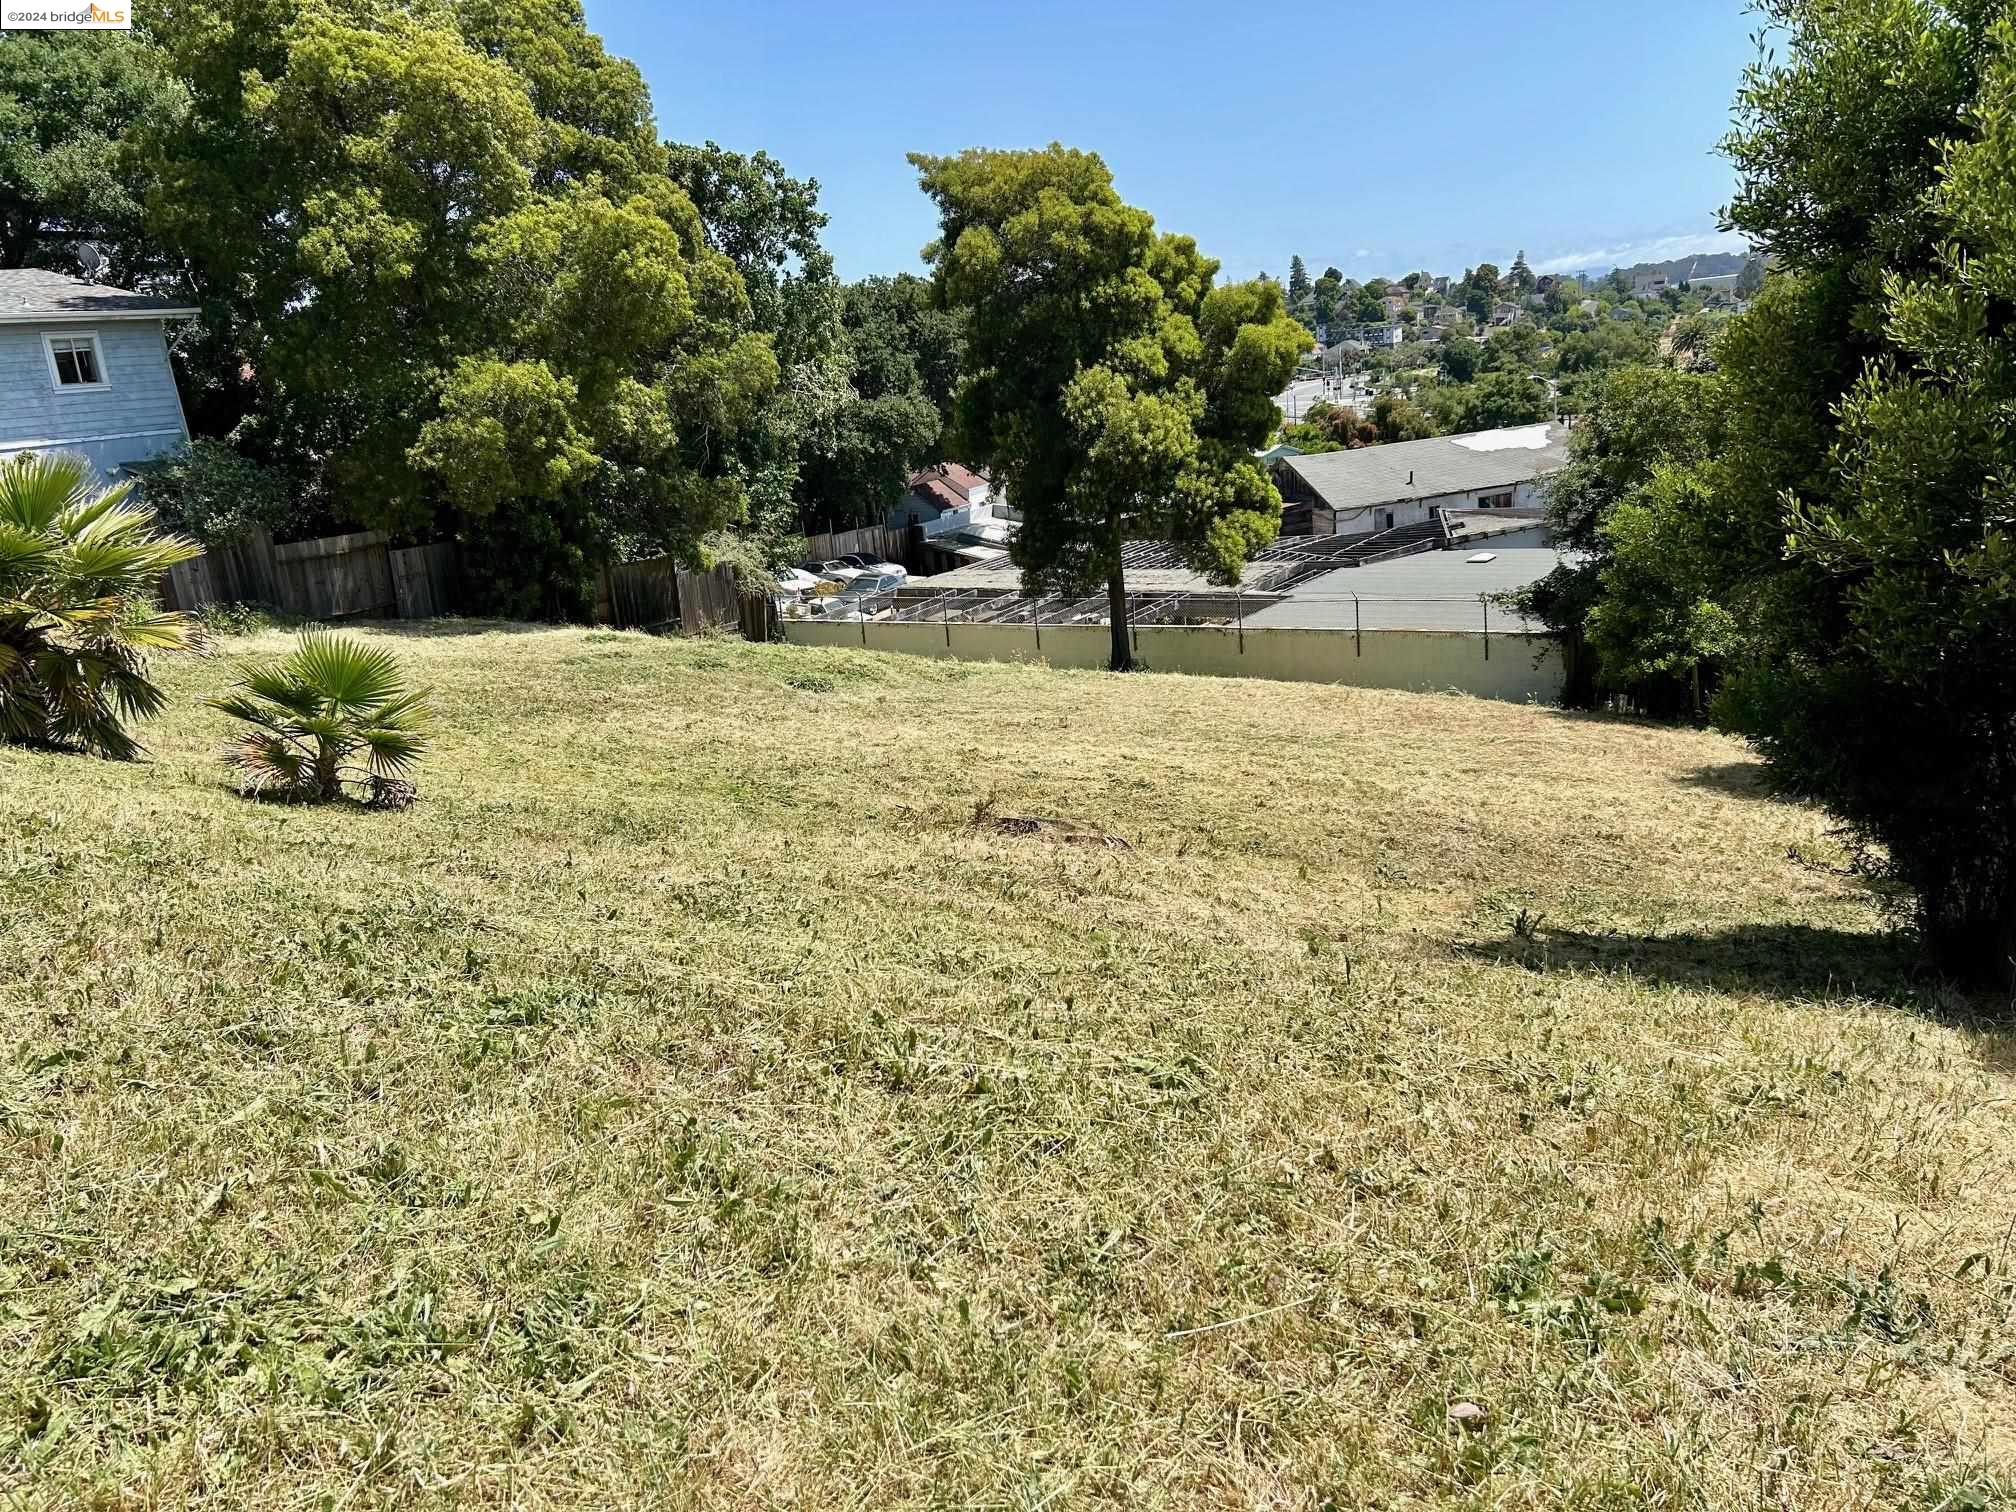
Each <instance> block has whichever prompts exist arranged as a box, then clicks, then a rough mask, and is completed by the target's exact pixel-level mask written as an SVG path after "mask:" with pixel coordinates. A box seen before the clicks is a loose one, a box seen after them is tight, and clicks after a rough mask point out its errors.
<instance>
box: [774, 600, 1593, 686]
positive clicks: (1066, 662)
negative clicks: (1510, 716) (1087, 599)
mask: <svg viewBox="0 0 2016 1512" xmlns="http://www.w3.org/2000/svg"><path fill="white" fill-rule="evenodd" d="M864 629H865V630H866V635H865V636H864V635H863V630H864ZM946 632H947V627H945V626H944V625H930V624H916V625H905V624H877V623H870V624H868V625H866V626H865V627H864V626H862V625H859V624H832V625H829V624H824V623H822V622H820V621H818V620H786V621H785V622H784V638H785V639H786V640H788V641H790V642H791V643H792V644H794V645H801V646H855V647H859V646H863V645H864V644H865V646H866V647H867V649H869V650H871V651H903V652H908V653H909V654H911V655H915V656H952V657H959V658H963V659H964V660H967V661H1010V662H1033V661H1042V662H1046V663H1048V664H1049V665H1051V666H1053V667H1089V668H1099V667H1104V666H1105V665H1106V660H1107V647H1108V634H1107V629H1106V627H1105V626H1104V625H1045V626H1043V627H1042V637H1041V639H1042V645H1041V649H1040V650H1039V649H1038V646H1037V631H1036V629H1035V627H1033V626H1030V625H961V624H956V623H955V624H953V625H952V626H951V627H950V641H951V644H950V645H947V644H946V641H947V633H946ZM1133 634H1134V650H1135V655H1136V657H1137V658H1138V659H1139V660H1140V661H1141V662H1143V663H1144V664H1145V665H1146V666H1147V667H1148V668H1149V670H1150V671H1154V672H1188V673H1193V674H1196V675H1200V676H1208V677H1267V678H1273V679H1276V680H1277V681H1281V682H1324V683H1345V684H1349V685H1351V686H1353V687H1360V688H1403V689H1409V690H1413V691H1416V692H1429V693H1435V692H1458V693H1471V694H1475V695H1476V696H1477V697H1479V698H1503V699H1510V700H1513V701H1514V702H1520V703H1524V702H1528V701H1531V700H1535V699H1537V700H1540V701H1543V702H1551V701H1553V700H1554V699H1556V698H1558V697H1559V696H1560V693H1561V658H1560V656H1559V655H1558V654H1557V653H1555V652H1554V651H1553V650H1552V648H1551V647H1550V646H1549V645H1548V643H1547V641H1546V639H1545V637H1541V636H1525V635H1493V636H1489V637H1486V636H1483V635H1480V634H1477V633H1474V632H1471V631H1447V630H1367V631H1366V632H1365V633H1364V635H1363V636H1362V637H1357V636H1353V635H1352V633H1351V632H1350V631H1349V630H1301V629H1289V628H1278V629H1269V630H1248V631H1247V632H1246V633H1245V635H1244V636H1243V637H1242V636H1241V635H1240V634H1239V632H1238V631H1236V630H1231V629H1216V628H1202V627H1187V626H1180V625H1143V626H1141V627H1140V628H1139V629H1137V630H1135V631H1134V632H1133ZM1487 648H1488V652H1489V654H1488V655H1487V654H1486V652H1487ZM1543 649H1545V650H1546V651H1547V654H1546V655H1545V656H1544V657H1543V656H1541V654H1540V653H1541V652H1542V650H1543ZM1536 660H1537V661H1538V663H1539V665H1537V666H1536V665H1535V662H1536Z"/></svg>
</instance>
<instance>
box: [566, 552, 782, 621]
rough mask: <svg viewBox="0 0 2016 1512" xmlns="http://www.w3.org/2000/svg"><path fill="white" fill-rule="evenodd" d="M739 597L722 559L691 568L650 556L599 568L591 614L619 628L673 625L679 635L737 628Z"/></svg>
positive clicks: (740, 609)
mask: <svg viewBox="0 0 2016 1512" xmlns="http://www.w3.org/2000/svg"><path fill="white" fill-rule="evenodd" d="M744 597H745V595H744V594H743V592H742V587H741V583H740V581H739V580H738V579H737V578H736V576H735V569H734V568H733V567H730V566H729V565H728V564H727V563H725V562H723V563H721V564H719V565H717V566H715V567H713V568H710V569H709V570H708V571H706V572H691V571H688V570H687V569H686V568H684V567H681V566H680V565H679V564H678V562H677V561H675V560H674V559H673V558H671V557H654V558H653V559H652V560H650V561H648V562H625V563H624V564H622V565H621V566H619V567H605V568H603V569H602V591H601V594H600V595H599V598H598V601H597V603H596V606H595V608H596V615H595V617H596V618H597V619H599V620H603V621H606V622H607V623H609V624H612V625H614V626H616V627H617V628H618V629H621V630H657V629H677V630H678V631H679V633H680V634H682V635H699V634H701V633H703V632H705V631H708V630H716V629H723V628H726V629H730V630H739V629H741V628H742V626H743V621H744V617H745V611H744V609H743V599H744ZM748 597H761V595H748ZM766 602H767V600H766Z"/></svg>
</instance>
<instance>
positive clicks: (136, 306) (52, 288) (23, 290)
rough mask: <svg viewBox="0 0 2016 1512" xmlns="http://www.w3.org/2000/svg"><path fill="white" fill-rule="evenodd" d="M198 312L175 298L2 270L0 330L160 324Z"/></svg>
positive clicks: (36, 271)
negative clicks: (73, 323)
mask: <svg viewBox="0 0 2016 1512" xmlns="http://www.w3.org/2000/svg"><path fill="white" fill-rule="evenodd" d="M195 313H196V311H195V310H194V309H193V308H191V307H190V306H188V305H185V304H182V303H181V302H179V301H177V300H173V299H162V298H159V297H157V296H155V295H152V294H131V293H128V292H127V291H126V290H124V289H114V288H110V287H108V286H107V285H105V284H94V283H87V282H86V281H85V280H83V279H81V278H72V277H71V276H70V275H69V274H67V273H51V272H49V271H48V270H47V269H46V268H0V325H35V324H41V323H43V322H45V321H67V320H160V319H162V318H164V317H166V316H170V315H194V314H195Z"/></svg>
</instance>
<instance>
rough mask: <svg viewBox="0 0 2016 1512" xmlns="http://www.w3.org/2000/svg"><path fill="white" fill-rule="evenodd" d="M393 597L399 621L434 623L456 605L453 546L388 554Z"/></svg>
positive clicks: (386, 556) (419, 548)
mask: <svg viewBox="0 0 2016 1512" xmlns="http://www.w3.org/2000/svg"><path fill="white" fill-rule="evenodd" d="M385 558H386V563H387V565H388V566H389V567H390V568H391V572H392V593H393V597H394V599H395V600H396V601H397V604H398V610H399V618H401V619H432V618H433V617H434V616H435V615H437V614H446V613H447V612H448V610H449V607H450V606H451V605H452V604H454V603H455V601H456V598H457V597H458V595H457V594H456V592H455V580H454V573H455V548H454V547H453V546H449V545H445V544H444V545H439V546H409V547H407V548H405V549H404V550H401V551H388V552H387V553H386V554H385Z"/></svg>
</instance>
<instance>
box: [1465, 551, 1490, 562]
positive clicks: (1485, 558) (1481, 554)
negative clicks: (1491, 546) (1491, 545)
mask: <svg viewBox="0 0 2016 1512" xmlns="http://www.w3.org/2000/svg"><path fill="white" fill-rule="evenodd" d="M1463 560H1464V561H1466V562H1495V561H1497V560H1498V553H1497V552H1495V551H1473V552H1472V553H1471V554H1470V555H1469V556H1466V557H1465V558H1463Z"/></svg>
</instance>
